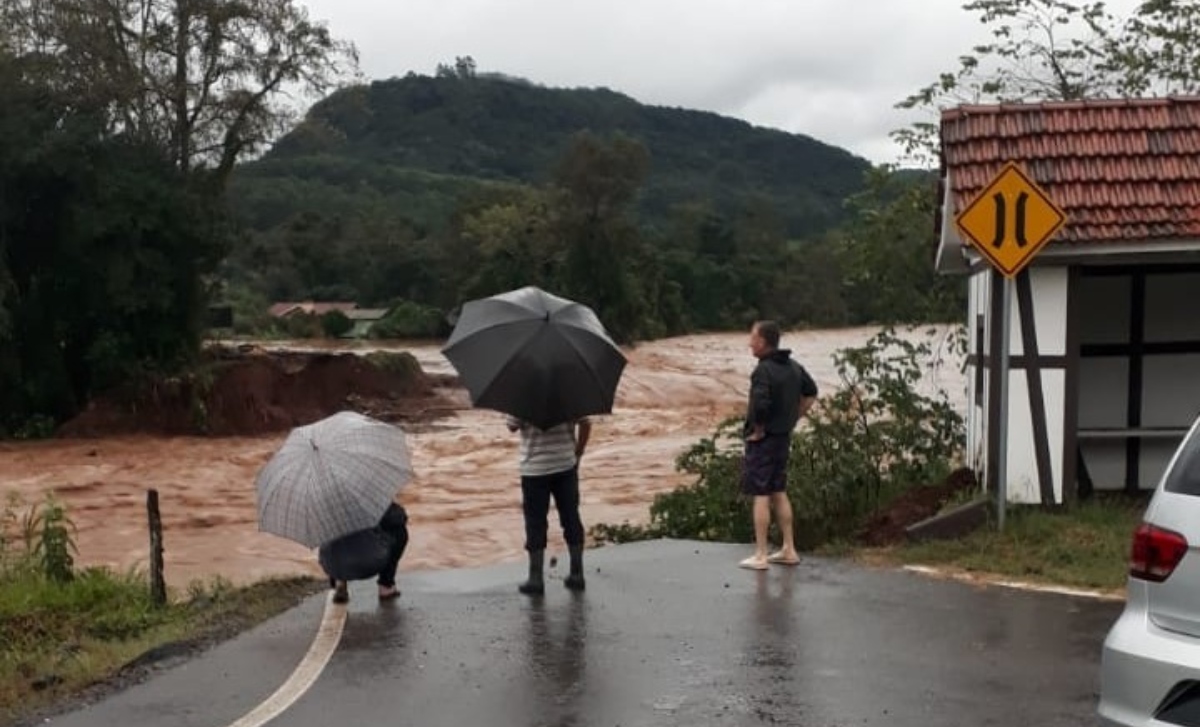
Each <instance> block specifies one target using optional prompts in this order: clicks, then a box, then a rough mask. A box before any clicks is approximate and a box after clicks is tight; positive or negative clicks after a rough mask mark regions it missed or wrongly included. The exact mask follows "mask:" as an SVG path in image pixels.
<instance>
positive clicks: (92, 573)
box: [0, 561, 325, 724]
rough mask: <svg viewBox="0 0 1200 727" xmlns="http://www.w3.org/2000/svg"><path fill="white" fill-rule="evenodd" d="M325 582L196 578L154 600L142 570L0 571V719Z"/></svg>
mask: <svg viewBox="0 0 1200 727" xmlns="http://www.w3.org/2000/svg"><path fill="white" fill-rule="evenodd" d="M324 587H325V584H324V582H323V581H318V580H316V579H312V578H294V579H280V580H271V581H263V582H261V583H257V584H254V585H251V586H247V587H242V588H235V587H233V586H231V585H230V584H229V583H228V582H225V581H221V580H215V581H212V582H210V583H207V584H193V586H191V587H190V588H189V589H188V591H187V593H186V594H183V596H182V597H179V598H176V599H173V600H172V601H171V602H170V603H168V604H167V605H166V606H164V607H161V608H159V607H156V606H154V605H153V603H152V602H151V599H150V589H149V586H148V584H147V583H146V579H145V578H144V576H142V575H141V574H138V573H127V574H116V573H112V572H110V571H107V570H102V569H88V570H83V571H79V572H78V573H77V574H76V575H75V577H74V578H73V579H71V580H70V581H67V582H63V583H59V582H55V581H52V580H50V579H47V578H45V577H44V576H43V575H42V574H41V573H40V572H39V571H38V570H37V569H36V568H35V567H32V566H31V565H30V564H29V563H27V562H26V563H22V562H19V561H18V562H15V563H14V562H11V561H10V562H8V563H6V564H4V567H3V568H0V724H9V723H11V722H13V721H15V720H17V719H19V718H21V717H22V716H28V715H30V714H34V713H36V712H38V711H39V710H43V709H46V708H48V707H50V706H51V705H54V704H56V703H60V702H61V701H62V700H64V699H66V698H68V697H70V696H71V695H75V694H78V693H79V692H81V691H83V690H85V689H87V688H88V687H90V686H93V685H97V684H101V683H103V682H105V681H107V680H111V679H113V678H118V677H121V676H129V677H133V676H135V675H134V672H136V670H137V668H138V667H139V665H141V666H144V665H145V664H147V663H152V662H153V661H154V660H155V658H156V656H161V655H165V654H173V653H186V652H188V651H191V650H197V649H200V648H203V647H205V646H207V645H209V644H212V643H215V642H216V641H219V640H222V639H225V638H228V637H230V636H233V635H234V634H236V633H238V632H239V631H242V630H244V629H246V628H249V627H251V626H253V625H255V624H257V623H260V622H261V621H263V620H265V619H267V618H269V617H270V616H272V615H274V614H277V613H280V612H282V611H284V610H286V609H287V608H290V607H291V606H294V605H295V604H296V603H297V602H298V601H300V600H301V599H302V598H303V597H304V596H307V595H309V594H311V593H314V592H316V591H317V590H320V589H322V588H324Z"/></svg>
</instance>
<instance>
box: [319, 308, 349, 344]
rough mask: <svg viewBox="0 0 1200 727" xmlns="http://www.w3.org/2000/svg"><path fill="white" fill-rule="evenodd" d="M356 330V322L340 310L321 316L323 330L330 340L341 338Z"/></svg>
mask: <svg viewBox="0 0 1200 727" xmlns="http://www.w3.org/2000/svg"><path fill="white" fill-rule="evenodd" d="M352 328H354V321H352V320H350V318H349V317H348V316H347V315H346V314H345V313H343V312H341V311H340V310H331V311H329V312H328V313H325V314H324V315H322V316H321V330H322V331H323V332H324V333H325V336H326V337H328V338H341V337H342V336H344V335H346V334H347V333H349V332H350V330H351V329H352Z"/></svg>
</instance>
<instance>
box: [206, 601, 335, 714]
mask: <svg viewBox="0 0 1200 727" xmlns="http://www.w3.org/2000/svg"><path fill="white" fill-rule="evenodd" d="M345 625H346V606H345V605H343V604H335V603H334V602H333V596H332V594H331V595H330V597H329V600H328V601H326V602H325V615H324V616H322V617H321V626H320V627H319V628H318V629H317V635H316V636H315V637H314V638H313V642H312V645H311V646H309V647H308V653H307V654H305V655H304V658H303V659H301V660H300V663H299V664H297V665H296V669H295V670H294V671H293V672H292V675H291V676H290V677H288V679H287V681H286V682H284V683H283V684H282V685H281V686H280V687H279V688H278V689H276V690H275V693H274V694H272V695H271V696H269V697H267V698H266V700H265V701H263V703H262V704H260V705H258V706H257V707H255V708H254V709H252V710H250V711H249V712H247V713H246V714H245V715H244V716H243V717H242V718H241V719H239V720H237V721H236V722H233V723H231V724H230V725H229V727H262V725H264V724H266V723H267V722H270V721H271V720H273V719H275V718H276V717H278V716H279V715H280V714H282V713H283V711H284V710H286V709H287V708H288V707H290V706H292V705H293V704H295V703H296V700H297V699H299V698H300V697H302V696H304V693H305V692H307V691H308V690H309V689H310V688H311V687H312V685H313V684H314V683H315V682H316V681H317V678H318V677H319V676H321V672H322V671H324V670H325V665H326V664H328V663H329V658H330V657H331V656H333V652H334V651H335V650H337V646H338V642H339V641H341V639H342V629H343V628H344V627H345Z"/></svg>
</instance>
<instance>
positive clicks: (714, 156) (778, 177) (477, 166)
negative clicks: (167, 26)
mask: <svg viewBox="0 0 1200 727" xmlns="http://www.w3.org/2000/svg"><path fill="white" fill-rule="evenodd" d="M584 130H587V131H591V132H592V133H594V134H598V135H601V136H608V135H613V134H621V135H624V136H627V137H631V138H633V139H636V140H638V141H639V142H641V143H642V144H643V145H644V146H645V147H646V148H647V150H648V152H649V155H650V171H649V176H648V179H647V181H646V184H645V186H644V188H643V189H642V193H641V196H640V198H639V213H640V217H641V219H642V222H643V224H649V225H652V226H653V225H662V224H664V223H665V221H666V219H667V218H668V215H669V214H670V212H671V210H672V208H673V207H675V206H676V205H680V204H694V203H702V204H708V205H711V207H712V208H713V209H714V210H715V211H716V212H717V213H719V214H722V215H726V216H729V217H732V216H734V215H736V214H737V213H738V212H739V211H741V210H744V209H745V208H746V207H747V205H749V204H755V205H759V206H761V205H762V203H763V202H766V203H767V204H769V205H770V206H772V207H773V208H774V209H775V210H776V214H778V215H779V216H780V217H781V219H782V220H783V223H784V226H785V228H786V230H787V233H788V234H789V235H792V236H795V237H802V236H803V237H811V236H815V235H818V234H820V233H821V232H823V231H825V230H828V229H830V228H831V227H834V226H836V225H837V224H839V223H840V222H842V221H843V219H844V212H843V206H842V205H843V200H844V199H845V198H846V197H847V196H848V195H850V194H853V193H855V192H857V191H859V190H860V189H862V186H863V175H864V172H865V171H866V170H867V169H869V168H870V164H869V162H867V161H866V160H864V159H862V158H859V157H856V156H854V155H852V154H850V153H849V152H847V151H845V150H843V149H840V148H837V147H834V146H830V145H828V144H824V143H821V142H819V141H817V140H815V139H812V138H810V137H807V136H804V135H800V134H789V133H786V132H783V131H778V130H774V129H766V128H761V127H755V126H752V125H750V124H748V123H746V122H744V121H740V120H737V119H732V118H728V117H723V116H719V115H717V114H714V113H708V112H702V111H693V110H688V109H681V108H667V107H661V106H649V105H645V104H642V103H639V102H637V101H635V100H634V99H632V98H630V97H628V96H625V95H623V94H620V93H616V92H614V91H611V90H608V89H604V88H595V89H582V88H575V89H563V88H547V87H543V86H539V85H536V84H533V83H530V82H528V81H524V80H522V79H515V78H511V77H506V76H499V75H474V74H471V75H469V76H465V77H464V76H459V75H454V74H439V75H438V76H435V77H430V76H420V75H414V74H409V75H408V76H406V77H404V78H393V79H390V80H385V81H376V82H372V83H370V84H369V85H359V86H354V87H350V88H346V89H343V90H340V91H338V92H336V93H334V94H332V95H331V96H329V97H327V98H325V99H324V100H322V101H320V102H318V103H317V104H316V105H314V106H313V107H312V108H311V109H310V110H309V111H308V113H307V115H306V116H305V118H304V119H303V121H302V122H301V123H300V124H298V125H297V126H296V128H294V129H293V130H292V131H291V132H290V133H288V134H287V135H286V136H284V137H283V138H282V139H281V140H280V141H279V142H278V143H277V144H276V145H275V147H274V148H273V149H272V150H271V151H270V152H269V153H267V154H266V155H265V156H264V157H263V158H261V159H259V160H256V161H254V162H251V163H249V164H246V165H243V166H242V167H241V168H240V169H239V170H238V172H237V174H236V176H235V179H234V187H233V189H234V194H233V195H232V199H233V200H234V203H235V207H236V209H237V210H238V212H239V213H240V214H241V216H242V217H243V219H245V220H246V221H247V222H248V223H249V224H250V226H251V227H252V228H253V229H256V230H260V231H261V230H267V229H270V228H272V227H275V226H277V225H280V224H282V223H284V222H285V221H287V220H288V219H290V218H292V217H294V216H295V215H296V214H298V213H300V212H303V211H304V210H311V209H321V210H322V211H324V212H337V213H347V214H349V213H352V212H354V211H361V210H362V209H364V208H371V207H373V206H376V205H381V206H383V207H386V208H388V209H390V210H393V211H394V210H397V209H400V210H404V217H405V219H406V220H407V222H408V223H409V225H410V226H411V227H412V228H413V229H415V230H418V231H421V232H429V231H435V230H438V229H440V228H442V227H443V226H444V225H445V224H446V221H447V219H448V218H449V216H450V214H451V213H452V212H453V210H454V208H455V206H456V204H457V202H458V200H459V199H460V198H461V197H462V195H463V194H464V193H471V192H475V191H478V190H480V189H485V188H487V187H490V186H495V185H501V186H503V185H512V184H522V185H528V184H540V183H543V182H545V181H546V180H547V178H548V177H549V175H550V173H551V170H552V169H553V167H554V164H555V162H556V160H557V159H558V158H559V156H560V155H561V154H562V152H563V151H564V150H565V149H566V148H567V145H568V143H569V142H570V140H571V138H572V136H573V135H574V134H576V133H578V132H580V131H584Z"/></svg>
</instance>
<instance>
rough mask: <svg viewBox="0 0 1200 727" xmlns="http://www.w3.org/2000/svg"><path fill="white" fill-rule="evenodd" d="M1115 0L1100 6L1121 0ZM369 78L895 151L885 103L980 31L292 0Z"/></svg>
mask: <svg viewBox="0 0 1200 727" xmlns="http://www.w3.org/2000/svg"><path fill="white" fill-rule="evenodd" d="M1132 1H1133V0H1116V1H1115V2H1110V3H1109V4H1110V6H1124V5H1129V4H1130V3H1131V2H1132ZM300 2H302V3H303V4H304V5H306V6H307V7H308V8H309V10H310V13H311V14H312V16H313V17H314V18H316V19H321V20H324V21H326V22H327V23H328V24H329V26H330V29H331V30H332V31H333V32H334V34H335V35H337V36H338V37H340V38H342V39H345V40H350V41H353V42H354V43H355V44H356V45H357V46H358V48H359V51H360V53H361V56H362V59H361V60H362V63H361V66H362V71H363V73H364V74H365V75H366V76H367V77H368V78H369V79H384V78H389V77H392V76H403V75H405V74H406V73H408V72H409V71H413V72H416V73H420V74H425V75H432V74H433V73H434V71H435V69H436V67H437V64H438V63H453V61H454V58H455V57H456V56H471V57H472V58H474V59H475V62H476V65H477V68H478V70H479V71H481V72H486V71H498V72H502V73H506V74H510V75H515V76H522V77H524V78H527V79H529V80H530V81H533V82H535V83H539V84H542V85H545V86H553V87H572V88H573V87H599V86H604V87H608V88H610V89H613V90H614V91H620V92H621V93H624V94H626V95H628V96H631V97H633V98H634V99H636V100H638V101H641V102H642V103H648V104H656V105H664V106H680V107H684V108H691V109H699V110H706V111H713V112H716V113H719V114H722V115H725V116H732V117H736V118H740V119H744V120H746V121H748V122H750V123H752V124H756V125H759V126H768V127H773V128H777V129H783V130H784V131H789V132H793V133H800V134H806V135H808V136H811V137H814V138H816V139H818V140H820V141H823V142H826V143H829V144H833V145H836V146H840V147H843V148H845V149H848V150H850V151H851V152H853V153H855V154H858V155H860V156H863V157H866V158H867V159H869V160H871V161H872V162H875V163H885V162H893V161H897V156H898V153H899V150H898V149H897V148H896V147H895V145H894V144H893V143H892V142H891V141H890V139H889V138H888V132H889V131H891V130H893V129H896V128H899V127H903V126H905V125H907V124H908V123H910V122H911V121H912V120H913V119H914V118H918V117H914V116H913V115H912V114H911V113H910V112H901V111H898V110H896V109H894V108H893V106H894V104H895V103H896V102H897V101H899V100H901V99H902V98H904V97H905V96H907V95H908V94H909V93H911V92H913V91H915V90H917V89H919V88H921V87H922V86H924V85H926V84H928V83H930V82H932V81H933V80H934V79H936V78H937V76H938V74H939V73H941V72H943V71H951V70H954V69H955V67H956V65H957V64H956V59H957V58H958V56H959V55H960V54H961V53H964V52H966V51H968V50H969V49H970V48H971V47H972V46H973V45H976V44H977V43H979V42H981V41H985V40H987V39H988V37H989V36H988V32H987V28H986V27H985V26H983V25H981V24H980V23H979V22H978V20H977V19H976V16H975V14H973V13H968V12H967V11H965V10H962V4H963V2H964V0H636V1H630V0H609V1H608V2H599V1H597V0H592V1H591V2H580V1H579V0H300Z"/></svg>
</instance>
